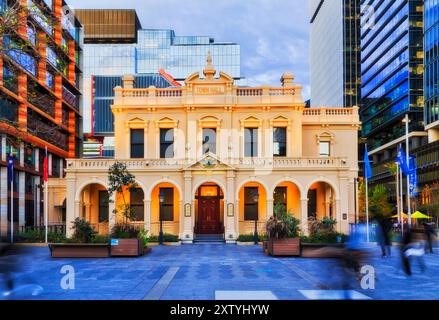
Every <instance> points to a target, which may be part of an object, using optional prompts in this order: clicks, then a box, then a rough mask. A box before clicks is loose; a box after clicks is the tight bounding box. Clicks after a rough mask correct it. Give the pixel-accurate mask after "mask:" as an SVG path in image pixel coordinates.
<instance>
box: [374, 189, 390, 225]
mask: <svg viewBox="0 0 439 320" xmlns="http://www.w3.org/2000/svg"><path fill="white" fill-rule="evenodd" d="M392 211H393V209H392V205H391V204H390V203H389V199H388V191H387V189H386V188H385V187H384V186H382V185H377V186H375V188H373V190H372V194H371V196H370V198H369V212H370V213H371V214H372V217H373V218H375V219H378V220H379V219H386V218H389V217H390V216H391V215H392Z"/></svg>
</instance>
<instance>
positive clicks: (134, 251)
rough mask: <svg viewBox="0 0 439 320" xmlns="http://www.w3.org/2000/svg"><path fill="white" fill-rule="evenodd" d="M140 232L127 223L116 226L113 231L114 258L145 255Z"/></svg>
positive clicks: (112, 254) (112, 246) (112, 248)
mask: <svg viewBox="0 0 439 320" xmlns="http://www.w3.org/2000/svg"><path fill="white" fill-rule="evenodd" d="M139 234H140V231H139V230H138V229H136V228H135V227H134V226H133V225H131V224H127V223H119V224H116V225H115V226H114V227H113V229H112V231H111V243H110V244H111V256H112V257H138V256H141V255H143V253H144V240H143V239H142V238H141V237H140V236H139Z"/></svg>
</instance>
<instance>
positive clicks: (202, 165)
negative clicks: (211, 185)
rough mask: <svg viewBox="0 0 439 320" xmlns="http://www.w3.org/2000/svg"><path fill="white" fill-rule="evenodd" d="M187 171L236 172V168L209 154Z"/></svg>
mask: <svg viewBox="0 0 439 320" xmlns="http://www.w3.org/2000/svg"><path fill="white" fill-rule="evenodd" d="M186 170H207V171H212V170H234V168H233V167H232V166H230V165H228V164H227V163H224V162H222V161H221V160H219V158H218V156H217V155H215V154H213V153H211V152H209V153H207V154H205V155H204V156H203V157H202V158H201V159H200V160H198V161H197V162H195V163H193V164H191V165H190V166H188V167H187V168H186Z"/></svg>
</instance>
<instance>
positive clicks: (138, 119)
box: [128, 117, 145, 123]
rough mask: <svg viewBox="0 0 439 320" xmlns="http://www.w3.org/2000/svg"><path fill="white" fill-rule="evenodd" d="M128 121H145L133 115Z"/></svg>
mask: <svg viewBox="0 0 439 320" xmlns="http://www.w3.org/2000/svg"><path fill="white" fill-rule="evenodd" d="M128 122H130V123H131V122H145V120H143V119H140V118H138V117H135V118H132V119H130V121H128Z"/></svg>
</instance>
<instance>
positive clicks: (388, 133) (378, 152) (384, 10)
mask: <svg viewBox="0 0 439 320" xmlns="http://www.w3.org/2000/svg"><path fill="white" fill-rule="evenodd" d="M423 5H424V1H415V0H410V1H407V0H395V1H362V2H361V22H362V26H363V28H362V29H361V97H362V98H361V107H360V116H361V121H362V132H361V136H362V137H363V138H365V139H367V143H368V149H369V151H370V155H371V156H372V158H373V177H372V179H370V182H371V184H372V185H374V184H382V185H385V186H386V187H387V188H388V190H389V192H390V193H389V194H390V195H391V196H393V197H394V196H395V195H396V193H395V192H394V191H395V186H396V184H395V177H394V175H393V174H392V173H391V172H390V171H389V169H388V164H389V163H394V162H395V159H396V154H397V149H398V146H399V145H400V144H402V145H403V147H404V146H405V123H403V121H402V120H403V119H404V117H405V115H406V114H408V115H409V118H410V125H409V128H410V129H409V137H410V140H409V141H410V149H411V150H414V149H416V148H418V147H420V146H422V145H423V144H425V141H426V135H427V134H426V132H425V131H424V126H423V120H424V119H423V112H424V110H423V107H424V93H423V72H424V66H423V56H424V50H423V8H424V6H423Z"/></svg>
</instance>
